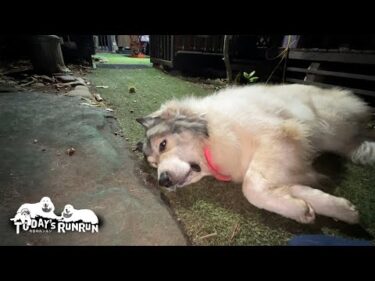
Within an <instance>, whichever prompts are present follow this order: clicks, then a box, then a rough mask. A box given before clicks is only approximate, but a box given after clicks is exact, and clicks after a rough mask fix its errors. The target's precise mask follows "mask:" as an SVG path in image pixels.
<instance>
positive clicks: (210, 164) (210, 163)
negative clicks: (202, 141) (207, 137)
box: [203, 146, 232, 181]
mask: <svg viewBox="0 0 375 281" xmlns="http://www.w3.org/2000/svg"><path fill="white" fill-rule="evenodd" d="M203 151H204V157H205V158H206V161H207V164H208V168H209V169H210V172H211V173H212V175H213V176H214V177H215V178H216V179H217V180H219V181H231V180H232V179H231V177H230V176H225V175H223V174H221V173H220V169H219V167H218V166H217V165H216V164H215V163H214V162H213V160H212V154H211V150H210V148H209V147H208V146H206V147H205V148H204V150H203Z"/></svg>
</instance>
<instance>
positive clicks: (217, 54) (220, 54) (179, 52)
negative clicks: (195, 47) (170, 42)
mask: <svg viewBox="0 0 375 281" xmlns="http://www.w3.org/2000/svg"><path fill="white" fill-rule="evenodd" d="M176 54H191V55H208V56H221V57H222V56H223V54H222V53H208V52H201V51H185V50H179V51H177V52H176Z"/></svg>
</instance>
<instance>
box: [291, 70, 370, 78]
mask: <svg viewBox="0 0 375 281" xmlns="http://www.w3.org/2000/svg"><path fill="white" fill-rule="evenodd" d="M286 70H287V71H291V72H300V73H311V74H318V75H323V76H334V77H342V78H351V79H358V80H367V81H375V76H372V75H363V74H355V73H346V72H337V71H327V70H312V69H310V70H307V69H305V68H299V67H288V68H287V69H286Z"/></svg>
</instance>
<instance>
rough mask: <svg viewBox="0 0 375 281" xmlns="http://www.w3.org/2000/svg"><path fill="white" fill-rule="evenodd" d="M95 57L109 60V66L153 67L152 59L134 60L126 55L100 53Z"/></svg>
mask: <svg viewBox="0 0 375 281" xmlns="http://www.w3.org/2000/svg"><path fill="white" fill-rule="evenodd" d="M93 57H97V58H104V59H107V60H108V62H106V63H107V64H145V65H151V62H150V58H149V57H145V58H132V57H129V56H128V55H124V54H111V53H99V54H96V55H95V56H93Z"/></svg>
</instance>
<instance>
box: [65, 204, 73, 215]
mask: <svg viewBox="0 0 375 281" xmlns="http://www.w3.org/2000/svg"><path fill="white" fill-rule="evenodd" d="M73 213H74V207H73V206H72V205H70V204H67V205H65V207H64V211H63V212H62V216H63V217H64V218H70V217H71V216H72V215H73Z"/></svg>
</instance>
